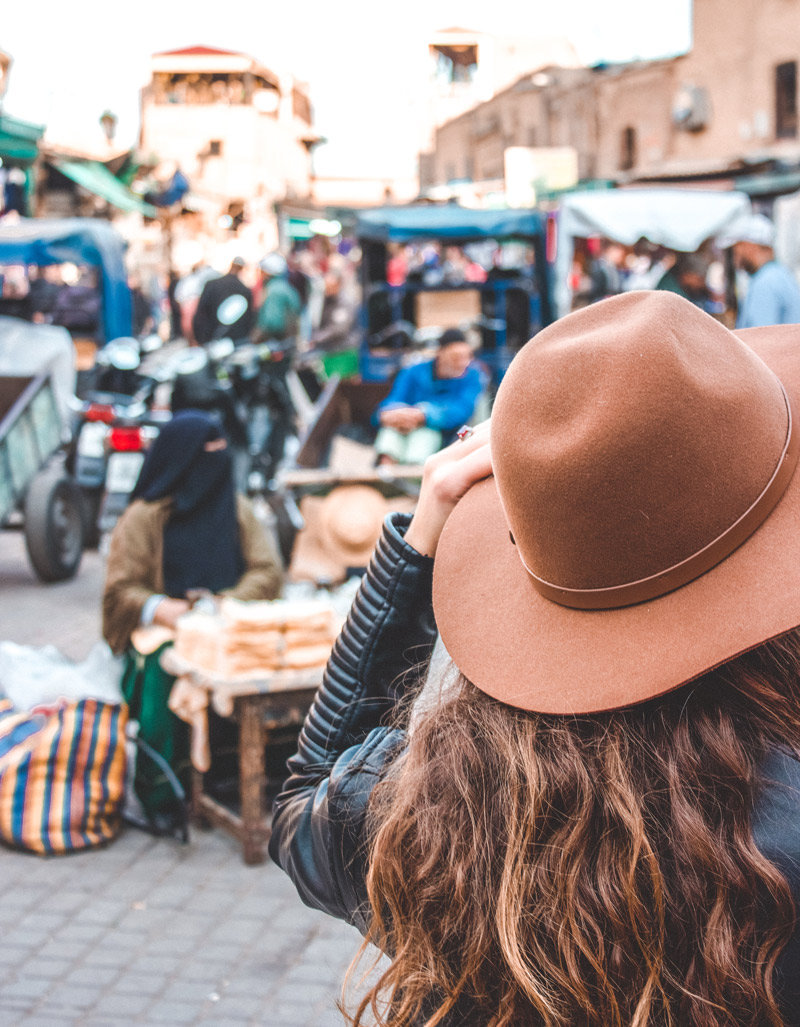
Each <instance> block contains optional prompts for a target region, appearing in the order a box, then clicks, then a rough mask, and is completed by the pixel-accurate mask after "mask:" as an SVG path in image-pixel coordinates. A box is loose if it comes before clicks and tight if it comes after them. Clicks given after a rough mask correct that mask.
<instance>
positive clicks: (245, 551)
mask: <svg viewBox="0 0 800 1027" xmlns="http://www.w3.org/2000/svg"><path fill="white" fill-rule="evenodd" d="M236 513H237V516H238V519H239V539H240V542H241V546H242V556H243V557H244V562H245V572H244V574H243V575H242V576H241V578H239V580H238V582H237V583H236V585H235V586H234V587H233V588H229V589H225V590H224V592H223V595H229V596H233V597H234V598H235V599H275V597H276V596H278V595H280V591H281V584H282V574H281V569H280V564H279V562H278V556H277V554H276V552H275V550H274V548H273V546H272V545H271V544H270V541H269V538H268V537H267V534H266V532H265V531H264V528H263V527H262V525H261V524H260V523H259V520H258V518H257V517H256V515H255V511H254V510H253V505H252V503H251V502H250V501H249V500H248V499H246V498H245V497H244V496H237V497H236Z"/></svg>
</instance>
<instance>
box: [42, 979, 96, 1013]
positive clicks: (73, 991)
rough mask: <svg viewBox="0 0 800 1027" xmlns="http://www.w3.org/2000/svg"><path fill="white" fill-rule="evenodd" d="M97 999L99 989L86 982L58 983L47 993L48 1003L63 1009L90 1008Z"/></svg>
mask: <svg viewBox="0 0 800 1027" xmlns="http://www.w3.org/2000/svg"><path fill="white" fill-rule="evenodd" d="M96 1001H97V989H96V988H92V987H89V986H88V985H85V984H75V985H70V984H57V985H55V986H54V987H52V988H51V989H50V990H49V992H48V993H47V1004H48V1005H51V1006H58V1007H60V1008H61V1009H62V1010H63V1009H88V1008H89V1007H90V1006H93V1005H94V1003H95V1002H96Z"/></svg>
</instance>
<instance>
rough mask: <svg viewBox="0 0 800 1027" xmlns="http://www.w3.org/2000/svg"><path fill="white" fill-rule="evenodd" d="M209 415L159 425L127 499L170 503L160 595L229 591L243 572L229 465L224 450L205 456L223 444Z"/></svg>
mask: <svg viewBox="0 0 800 1027" xmlns="http://www.w3.org/2000/svg"><path fill="white" fill-rule="evenodd" d="M224 438H225V435H224V433H223V431H222V428H221V427H220V425H219V424H218V422H217V421H215V420H214V419H213V418H212V417H209V415H208V414H205V413H202V412H201V411H199V410H183V411H181V412H180V413H178V414H176V415H175V416H174V417H173V418H172V420H171V421H170V422H169V423H168V424H166V425H164V427H163V428H162V429H161V432H160V434H159V436H158V438H157V439H156V440H155V442H154V443H153V445H152V446H151V448H150V450H149V451H148V453H147V457H146V459H145V462H144V465H143V466H142V471H141V474H140V475H139V480H138V481H137V483H136V487H135V488H134V490H133V493H132V496H131V498H132V499H144V500H147V501H149V502H153V501H154V500H157V499H163V498H164V497H165V496H169V497H170V498H171V499H172V505H171V507H170V514H169V519H168V521H167V524H166V527H165V528H164V566H163V571H164V590H165V592H166V594H167V595H169V596H172V597H173V598H182V597H183V596H184V595H185V594H186V592H187V590H188V589H191V588H206V589H209V590H210V591H211V592H220V591H221V590H222V589H225V588H232V587H233V586H234V585H235V584H236V583H237V582H238V580H239V579H240V578H241V576H242V574H243V573H244V570H245V564H244V557H243V556H242V547H241V540H240V537H239V522H238V519H237V516H236V493H235V490H234V484H233V460H232V457H231V453H230V451H229V450H228V449H220V450H214V451H213V452H207V451H206V450H205V448H204V447H205V445H206V443H207V442H213V441H214V440H216V439H224Z"/></svg>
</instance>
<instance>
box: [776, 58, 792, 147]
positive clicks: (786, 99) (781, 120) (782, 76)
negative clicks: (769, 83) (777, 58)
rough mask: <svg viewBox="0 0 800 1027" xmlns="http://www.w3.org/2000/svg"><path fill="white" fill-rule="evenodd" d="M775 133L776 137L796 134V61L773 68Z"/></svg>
mask: <svg viewBox="0 0 800 1027" xmlns="http://www.w3.org/2000/svg"><path fill="white" fill-rule="evenodd" d="M775 135H776V137H777V138H778V139H794V138H796V136H797V61H786V63H785V64H778V65H777V66H776V68H775Z"/></svg>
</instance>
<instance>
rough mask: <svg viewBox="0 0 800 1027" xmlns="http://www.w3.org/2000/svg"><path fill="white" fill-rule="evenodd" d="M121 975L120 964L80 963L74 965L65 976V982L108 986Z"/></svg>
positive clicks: (79, 985) (81, 985)
mask: <svg viewBox="0 0 800 1027" xmlns="http://www.w3.org/2000/svg"><path fill="white" fill-rule="evenodd" d="M118 977H119V966H116V965H115V966H86V965H78V966H76V967H73V968H72V969H71V970H70V971H69V973H68V974H66V975H65V977H64V983H65V984H72V985H77V986H78V987H83V986H84V985H94V987H96V988H106V987H108V986H109V985H110V984H113V983H114V982H115V981H116V979H117V978H118Z"/></svg>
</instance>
